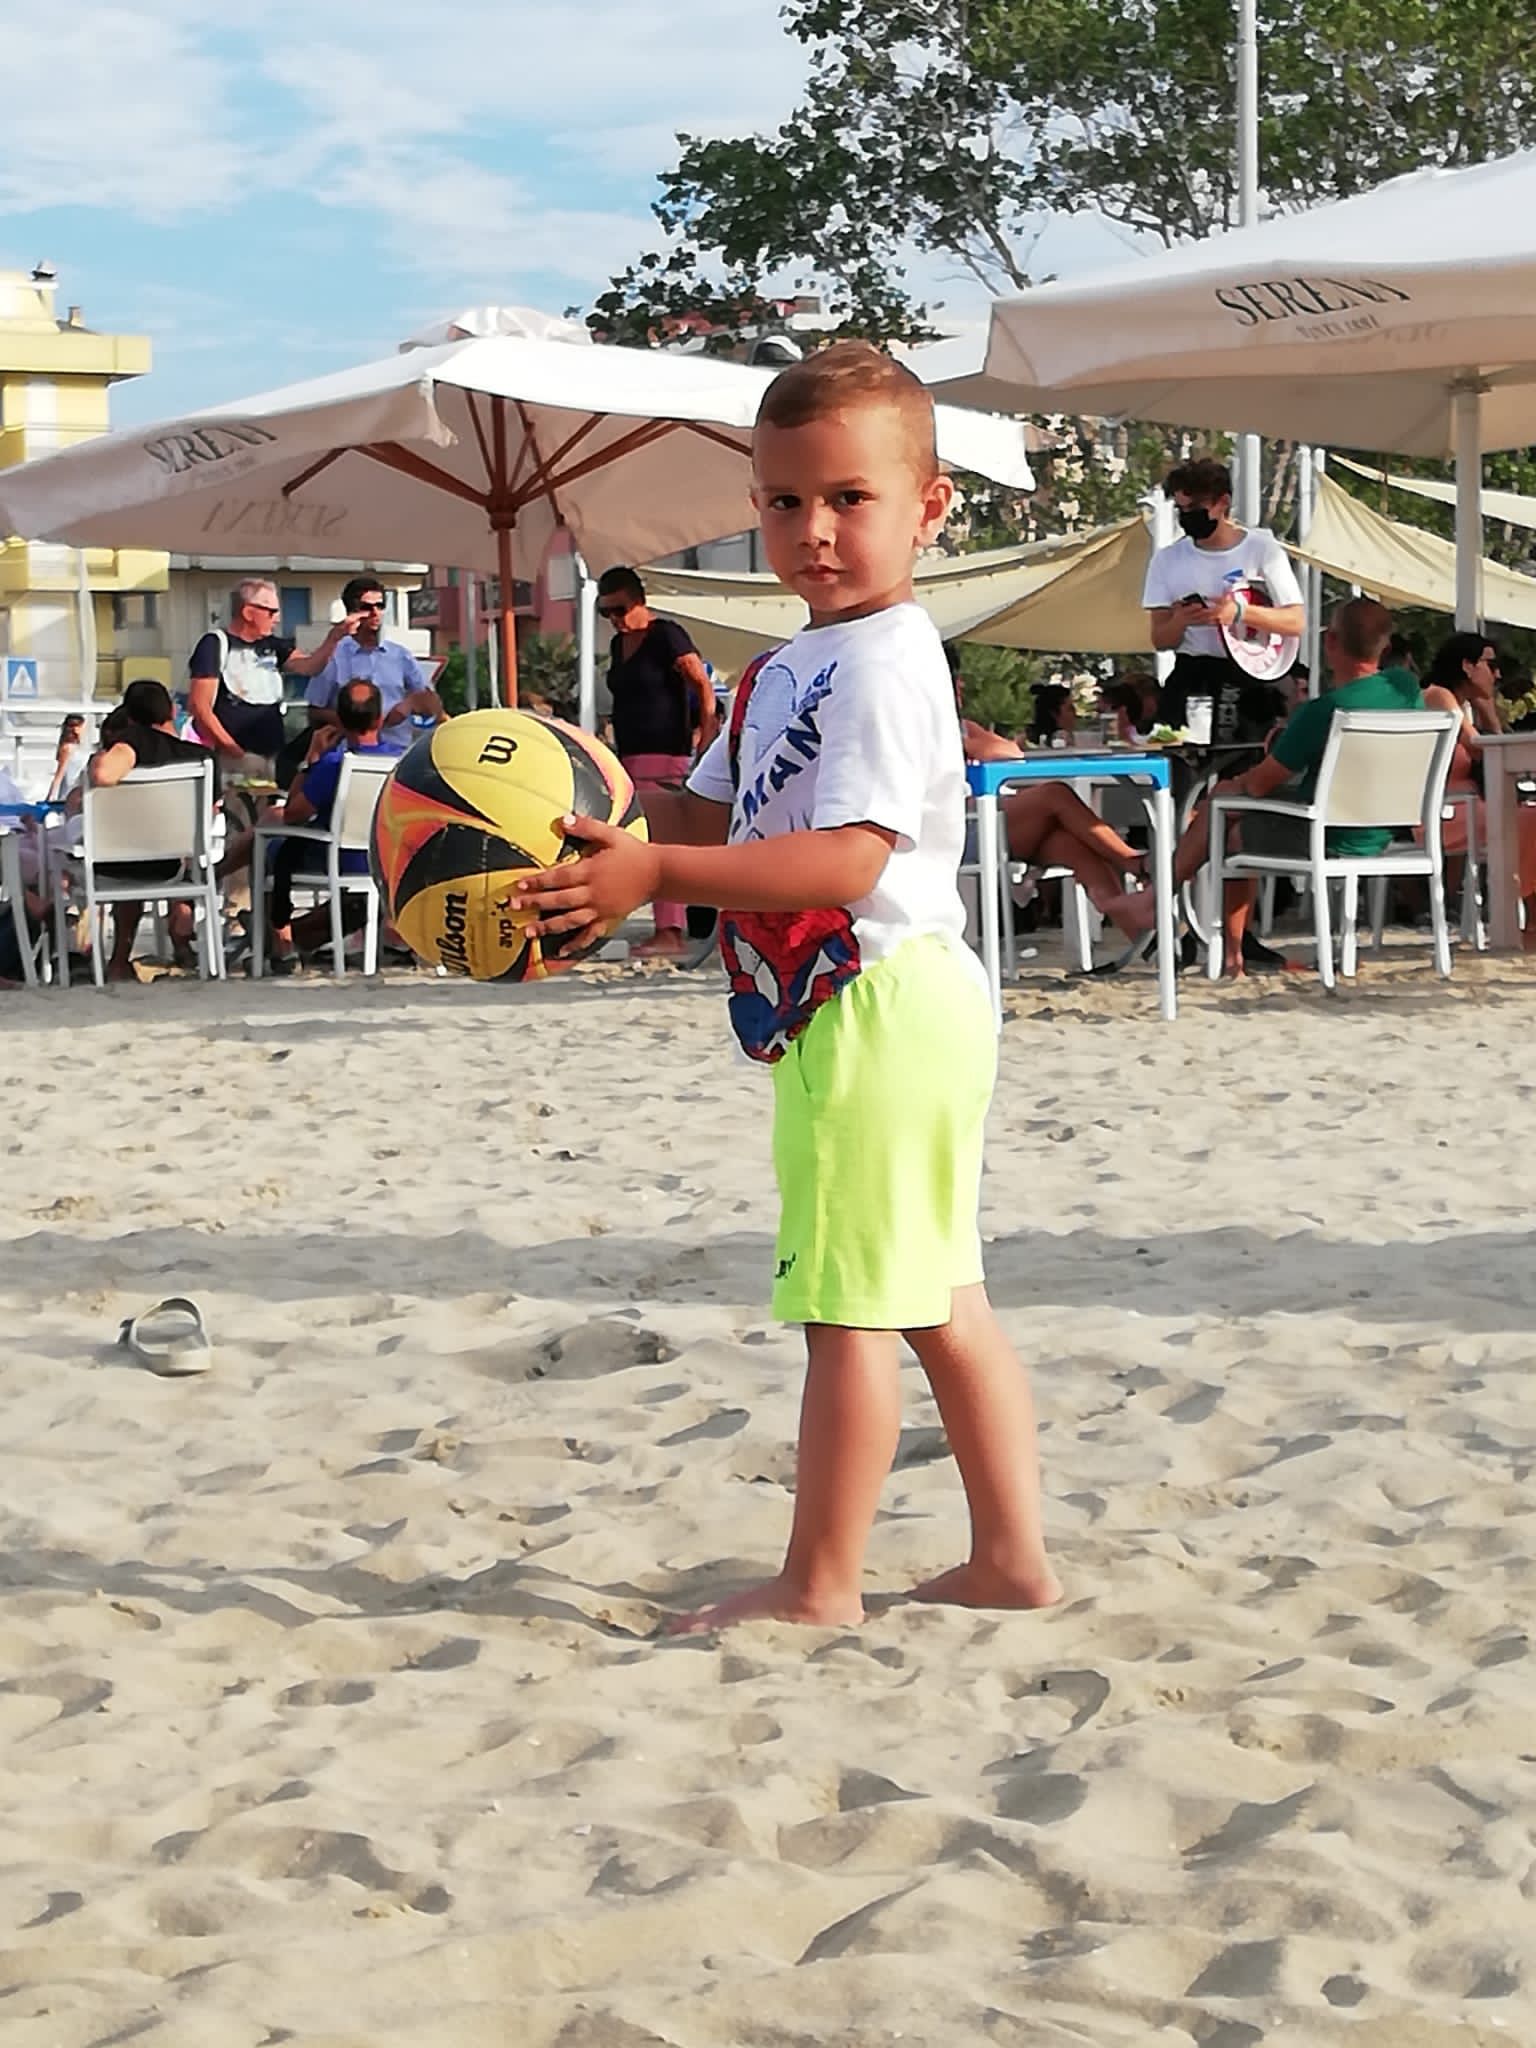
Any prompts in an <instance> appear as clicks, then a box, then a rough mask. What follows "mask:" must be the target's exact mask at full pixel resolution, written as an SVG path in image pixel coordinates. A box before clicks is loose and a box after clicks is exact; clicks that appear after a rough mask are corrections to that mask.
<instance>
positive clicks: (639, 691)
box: [597, 568, 719, 958]
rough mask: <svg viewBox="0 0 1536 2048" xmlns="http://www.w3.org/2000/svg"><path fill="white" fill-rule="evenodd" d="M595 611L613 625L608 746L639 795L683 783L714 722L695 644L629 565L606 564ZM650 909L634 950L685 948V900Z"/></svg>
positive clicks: (650, 952)
mask: <svg viewBox="0 0 1536 2048" xmlns="http://www.w3.org/2000/svg"><path fill="white" fill-rule="evenodd" d="M597 609H598V613H599V616H600V617H602V618H604V619H606V620H607V622H608V624H609V625H610V626H611V627H612V628H613V647H612V651H611V653H610V655H609V660H608V694H609V696H610V698H611V699H612V703H613V750H614V752H615V753H616V754H617V755H618V757H619V759H620V760H621V761H622V762H623V763H624V766H625V768H626V769H627V770H628V771H629V775H630V779H631V781H633V783H634V785H635V788H636V789H637V790H638V791H639V792H640V794H641V795H642V796H644V795H646V794H647V792H650V791H655V790H661V789H681V788H682V786H683V781H684V778H685V777H686V775H687V773H688V770H689V768H690V767H691V765H692V763H693V757H694V753H695V751H699V752H702V751H703V749H704V748H705V747H707V746H708V745H709V743H710V741H711V740H712V739H713V738H714V736H715V731H716V727H717V725H718V723H719V717H718V714H717V712H716V709H715V692H714V686H713V684H712V683H711V682H710V679H709V676H708V674H707V672H706V671H705V667H704V663H703V661H702V660H701V659H700V657H699V654H698V650H697V649H696V648H695V647H694V644H693V642H692V641H691V640H690V639H689V638H688V635H687V634H686V633H685V632H684V631H683V629H682V627H681V626H679V625H677V624H675V623H674V621H672V620H671V619H658V618H657V616H656V614H655V613H654V612H653V611H652V610H651V609H650V607H649V606H648V605H647V604H646V601H645V585H644V584H643V583H642V582H641V581H640V578H639V577H638V576H637V575H636V574H635V572H634V570H633V569H625V568H615V569H609V570H606V571H605V572H604V574H603V575H602V576H600V577H599V578H598V583H597ZM654 908H655V912H656V936H655V937H654V938H652V939H647V940H646V941H645V942H644V944H643V945H639V946H637V947H636V948H635V952H636V953H637V954H641V955H645V956H649V957H655V956H659V957H662V958H675V957H676V956H678V955H679V954H683V953H686V952H687V950H688V913H687V908H686V906H685V905H683V904H681V903H657V904H656V905H655V906H654Z"/></svg>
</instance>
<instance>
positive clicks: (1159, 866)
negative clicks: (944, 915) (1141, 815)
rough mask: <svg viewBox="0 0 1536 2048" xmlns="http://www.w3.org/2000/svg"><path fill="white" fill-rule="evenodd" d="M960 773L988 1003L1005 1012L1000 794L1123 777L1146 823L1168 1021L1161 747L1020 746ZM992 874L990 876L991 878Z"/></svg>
mask: <svg viewBox="0 0 1536 2048" xmlns="http://www.w3.org/2000/svg"><path fill="white" fill-rule="evenodd" d="M965 774H966V781H967V783H968V784H969V785H970V791H971V794H972V796H973V797H975V799H976V854H977V866H978V867H979V869H980V871H981V876H982V883H981V890H980V895H981V958H982V964H983V965H984V966H985V968H986V970H987V985H988V987H989V988H990V989H991V991H992V1007H993V1011H994V1013H995V1014H996V1016H997V1017H998V1019H999V1021H1001V1018H1002V1014H1003V995H1002V991H1003V969H1002V930H1001V918H1000V915H999V910H1000V905H1001V901H1002V895H1001V892H1002V890H1003V888H1005V887H1006V886H1007V875H1006V871H1005V867H1004V862H1005V859H1006V849H1005V847H1004V845H1003V840H1002V818H1001V814H1000V810H999V806H998V797H999V796H1000V795H1001V793H1002V792H1003V791H1004V790H1005V789H1012V788H1014V787H1016V786H1017V785H1019V784H1022V783H1026V782H1071V783H1077V784H1079V785H1081V784H1083V783H1087V784H1089V785H1090V786H1091V785H1092V784H1094V783H1106V782H1129V783H1131V784H1132V785H1133V786H1134V787H1136V788H1138V789H1140V790H1141V791H1142V794H1143V800H1144V801H1145V803H1146V806H1147V818H1148V822H1149V824H1150V825H1151V828H1152V883H1153V887H1154V889H1155V890H1156V892H1157V995H1158V1008H1159V1009H1160V1010H1161V1011H1162V1014H1163V1018H1164V1020H1165V1021H1166V1022H1168V1023H1170V1024H1171V1023H1172V1022H1173V1019H1174V1018H1175V1017H1176V1016H1177V1014H1178V984H1177V980H1176V975H1177V970H1178V956H1177V945H1178V940H1177V934H1176V931H1175V928H1174V915H1173V843H1174V838H1175V831H1176V828H1175V824H1174V811H1173V783H1172V776H1171V773H1170V770H1169V765H1168V757H1167V755H1166V754H1130V753H1124V754H1122V753H1116V752H1115V751H1114V750H1113V749H1112V748H1105V749H1102V750H1094V751H1091V752H1089V751H1084V752H1082V753H1070V752H1067V753H1058V752H1057V751H1056V750H1055V749H1054V748H1052V749H1051V750H1050V751H1049V752H1044V751H1042V752H1040V753H1038V754H1025V755H1022V756H1021V757H1020V758H1019V759H1018V760H1016V761H972V762H971V763H970V765H969V766H968V767H967V769H966V771H965ZM989 878H990V881H989Z"/></svg>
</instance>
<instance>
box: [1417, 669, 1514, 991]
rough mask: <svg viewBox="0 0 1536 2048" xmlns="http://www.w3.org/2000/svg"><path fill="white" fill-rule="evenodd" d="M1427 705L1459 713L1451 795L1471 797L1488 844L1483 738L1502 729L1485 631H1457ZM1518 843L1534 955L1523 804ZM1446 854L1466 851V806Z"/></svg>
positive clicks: (1448, 825) (1460, 808) (1431, 673)
mask: <svg viewBox="0 0 1536 2048" xmlns="http://www.w3.org/2000/svg"><path fill="white" fill-rule="evenodd" d="M1423 689H1424V705H1425V709H1426V710H1429V711H1455V712H1457V713H1458V714H1459V715H1460V718H1461V737H1460V738H1459V739H1458V740H1457V742H1456V754H1455V758H1454V760H1453V761H1452V762H1451V778H1450V781H1449V782H1448V783H1447V784H1446V794H1447V796H1456V795H1471V796H1473V797H1474V798H1475V801H1476V812H1477V836H1478V843H1479V844H1480V845H1481V846H1485V847H1486V845H1487V844H1488V826H1487V816H1486V812H1485V810H1484V806H1483V798H1482V780H1483V778H1482V761H1481V759H1480V758H1479V756H1480V754H1481V751H1482V744H1483V735H1484V734H1485V733H1498V732H1502V731H1503V730H1504V721H1503V718H1502V717H1501V715H1500V712H1499V650H1498V648H1497V647H1496V646H1495V645H1494V643H1493V642H1492V641H1491V640H1490V639H1489V638H1488V636H1487V635H1486V634H1485V633H1453V634H1452V635H1451V637H1450V639H1449V640H1447V641H1445V642H1444V644H1443V645H1442V646H1441V648H1440V650H1439V652H1438V653H1437V654H1436V656H1435V658H1434V660H1433V661H1432V662H1431V663H1430V665H1429V668H1428V671H1427V672H1426V674H1425V676H1424V678H1423ZM1515 819H1516V827H1517V830H1518V833H1519V844H1520V894H1521V896H1522V897H1523V898H1524V899H1525V941H1524V943H1525V950H1526V951H1527V952H1528V953H1530V952H1536V808H1533V807H1532V806H1531V805H1529V804H1521V805H1520V806H1519V807H1518V809H1517V810H1516V812H1515ZM1442 831H1443V842H1444V846H1445V851H1446V853H1447V855H1457V854H1462V855H1464V854H1465V853H1466V850H1467V838H1468V834H1467V806H1466V805H1465V804H1457V805H1456V806H1455V807H1454V809H1453V810H1452V812H1451V815H1450V816H1449V817H1448V818H1447V819H1446V820H1445V821H1444V825H1443V828H1442Z"/></svg>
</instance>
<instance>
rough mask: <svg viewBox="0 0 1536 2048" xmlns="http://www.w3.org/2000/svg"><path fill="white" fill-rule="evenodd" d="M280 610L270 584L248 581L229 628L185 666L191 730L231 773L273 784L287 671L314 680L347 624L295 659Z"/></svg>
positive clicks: (236, 593) (235, 595) (235, 599)
mask: <svg viewBox="0 0 1536 2048" xmlns="http://www.w3.org/2000/svg"><path fill="white" fill-rule="evenodd" d="M281 617H282V604H281V601H280V600H279V598H278V594H277V585H276V584H275V583H273V582H272V580H271V579H270V578H269V577H266V576H247V577H245V578H244V580H243V581H241V582H239V583H237V584H236V585H235V587H234V589H233V590H232V591H231V592H230V594H229V624H228V625H227V626H216V627H214V629H213V630H212V631H211V632H208V633H205V634H204V635H203V637H202V639H201V640H199V641H198V643H197V645H196V646H195V647H194V648H193V650H192V659H191V661H190V662H189V663H188V666H187V674H188V690H187V698H188V703H189V706H190V708H191V712H192V723H193V725H194V727H195V728H196V731H197V736H198V738H199V739H200V740H201V741H202V742H203V744H204V746H207V747H212V748H213V749H214V751H215V752H216V753H217V754H218V755H219V756H220V759H221V762H222V765H223V767H224V770H225V771H226V772H227V773H235V774H247V775H253V776H261V775H267V776H270V775H271V773H272V769H273V763H274V762H275V761H276V759H277V756H278V753H279V752H280V751H281V748H282V745H283V671H284V670H285V669H291V670H293V672H294V673H295V674H296V675H301V676H310V675H314V674H315V672H316V671H317V670H318V669H321V668H323V667H324V665H325V663H326V662H327V661H328V660H329V659H330V656H331V653H332V651H333V649H334V648H335V646H336V644H337V642H338V641H339V640H340V639H341V636H342V634H343V633H344V632H345V631H346V621H345V620H343V621H341V622H340V623H339V624H337V625H335V626H333V627H332V628H331V631H330V634H329V636H328V637H327V638H326V640H325V641H324V642H323V643H322V644H321V645H320V646H319V647H317V648H316V649H315V650H314V652H313V653H312V654H296V653H295V652H294V644H293V642H292V641H291V640H288V639H285V638H284V637H283V636H282V635H281V634H280V633H279V632H278V631H277V624H278V621H279V619H280V618H281Z"/></svg>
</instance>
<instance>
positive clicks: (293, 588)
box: [277, 583, 314, 640]
mask: <svg viewBox="0 0 1536 2048" xmlns="http://www.w3.org/2000/svg"><path fill="white" fill-rule="evenodd" d="M277 597H278V602H279V603H280V604H281V605H282V608H283V638H284V639H285V640H291V639H292V638H293V636H294V634H295V633H297V631H298V629H299V628H300V626H307V625H308V624H309V622H310V618H309V615H310V612H311V610H312V609H313V603H314V592H313V591H312V590H311V589H310V587H309V585H308V584H307V583H285V584H284V585H283V587H282V589H281V590H279V591H278V593H277Z"/></svg>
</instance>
